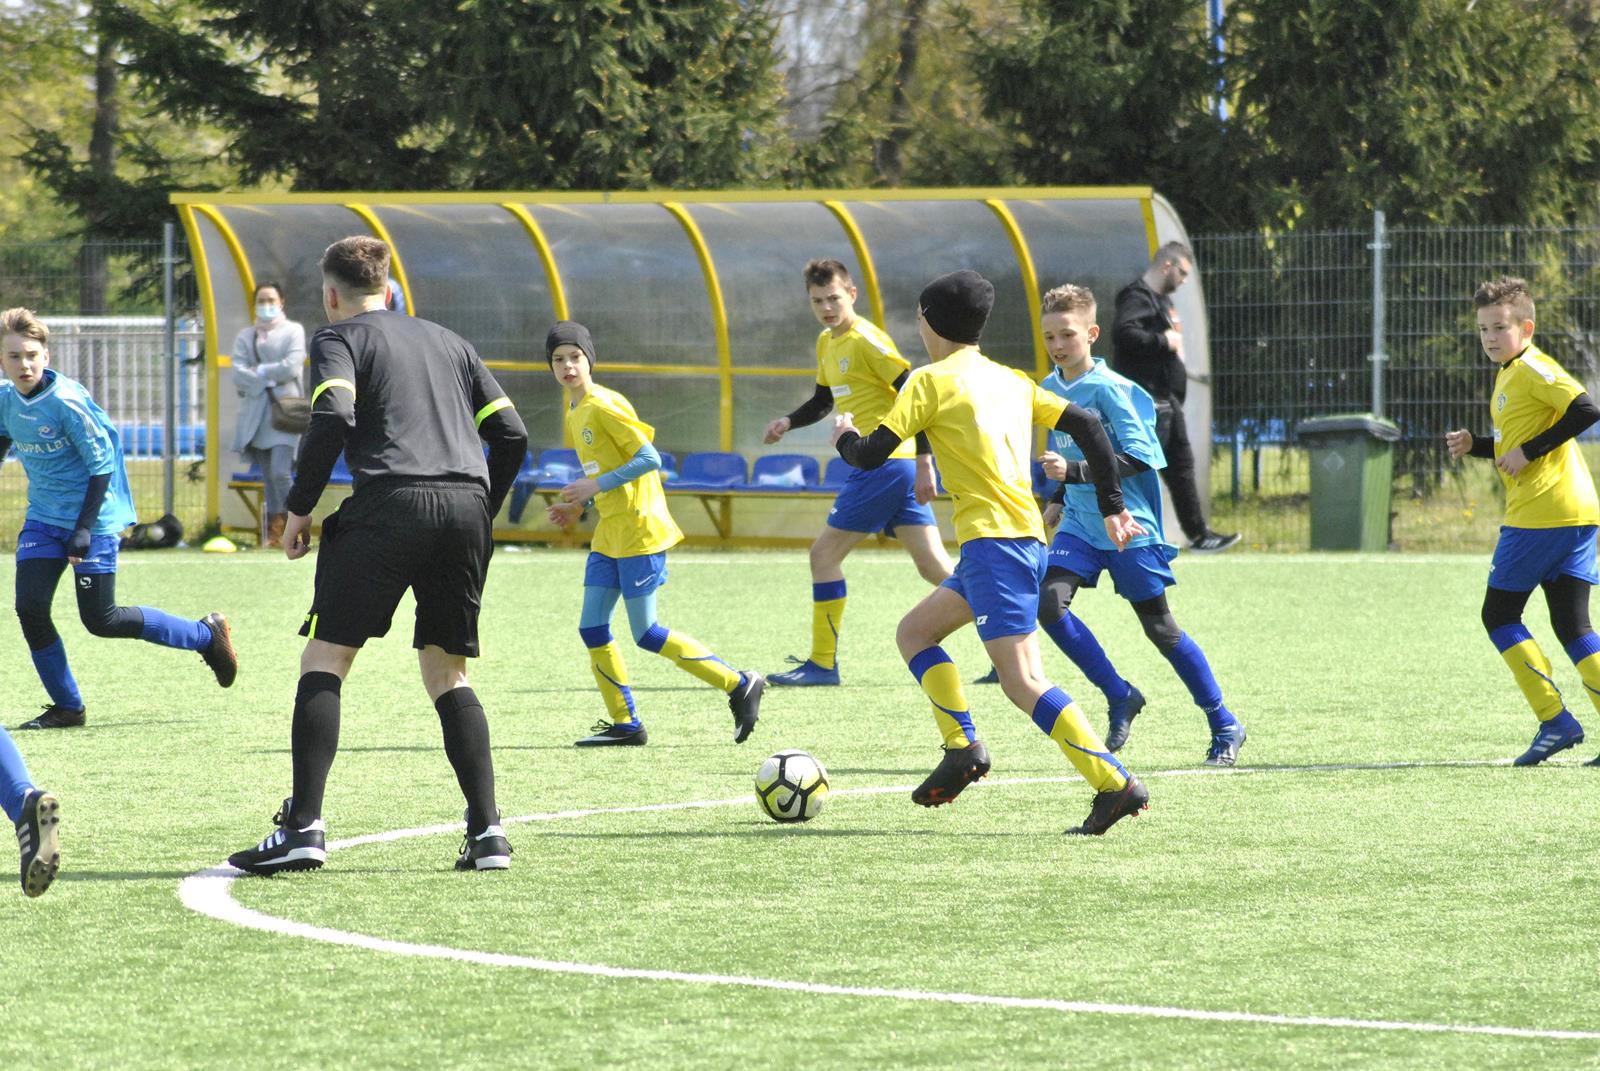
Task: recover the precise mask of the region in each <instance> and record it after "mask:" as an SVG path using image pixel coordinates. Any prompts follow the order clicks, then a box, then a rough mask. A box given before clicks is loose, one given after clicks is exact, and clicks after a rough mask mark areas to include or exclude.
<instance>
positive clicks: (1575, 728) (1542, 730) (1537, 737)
mask: <svg viewBox="0 0 1600 1071" xmlns="http://www.w3.org/2000/svg"><path fill="white" fill-rule="evenodd" d="M1581 743H1583V726H1582V725H1579V724H1578V719H1577V718H1574V717H1573V716H1572V714H1571V712H1570V711H1566V710H1563V711H1562V712H1561V713H1560V714H1557V715H1556V716H1555V717H1553V718H1551V719H1550V720H1549V721H1547V722H1541V723H1540V725H1539V731H1538V732H1536V733H1534V734H1533V743H1532V744H1530V745H1528V750H1527V751H1524V752H1523V753H1522V754H1520V755H1518V756H1517V757H1516V758H1514V759H1512V760H1511V765H1513V766H1537V765H1538V764H1539V763H1541V762H1543V761H1544V760H1545V759H1548V758H1549V757H1550V756H1552V755H1557V754H1560V753H1561V752H1563V751H1565V750H1567V748H1569V747H1577V746H1578V745H1579V744H1581Z"/></svg>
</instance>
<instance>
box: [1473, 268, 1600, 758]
mask: <svg viewBox="0 0 1600 1071" xmlns="http://www.w3.org/2000/svg"><path fill="white" fill-rule="evenodd" d="M1472 303H1473V304H1474V305H1475V306H1476V307H1477V310H1478V314H1477V315H1478V338H1479V341H1481V342H1482V343H1483V352H1484V353H1486V354H1488V356H1489V359H1490V360H1491V361H1493V362H1495V363H1496V364H1498V365H1499V366H1500V371H1499V373H1498V374H1496V376H1495V379H1494V393H1493V395H1492V396H1491V401H1490V404H1489V417H1490V420H1491V422H1492V427H1493V428H1494V434H1493V436H1483V435H1473V434H1472V433H1471V432H1469V431H1466V430H1464V429H1458V430H1456V431H1451V432H1447V433H1446V434H1445V442H1446V444H1447V445H1448V446H1449V448H1450V456H1451V457H1453V458H1455V457H1461V456H1463V455H1465V454H1471V455H1472V456H1473V457H1484V458H1493V459H1494V463H1495V468H1497V469H1499V470H1500V479H1501V482H1502V483H1504V484H1505V489H1506V518H1505V523H1504V525H1502V526H1501V528H1500V538H1499V539H1498V540H1497V541H1496V543H1495V548H1494V560H1493V563H1492V564H1491V565H1490V566H1489V589H1488V591H1487V593H1486V594H1485V595H1484V598H1483V627H1484V628H1486V629H1488V631H1489V639H1490V640H1491V641H1492V642H1493V643H1494V645H1495V647H1496V648H1497V649H1498V650H1499V651H1500V657H1501V658H1503V659H1505V661H1506V665H1507V666H1509V667H1511V674H1512V676H1513V677H1515V678H1516V681H1517V685H1518V686H1519V687H1520V688H1521V689H1522V694H1523V695H1524V696H1525V697H1526V698H1527V700H1528V705H1529V706H1531V707H1533V712H1534V714H1535V715H1536V716H1537V717H1538V719H1539V729H1538V731H1537V732H1536V733H1534V736H1533V743H1532V744H1531V745H1530V746H1529V748H1528V750H1527V751H1525V752H1523V753H1522V754H1521V755H1519V756H1517V758H1516V759H1515V760H1513V761H1514V764H1515V765H1517V766H1533V765H1535V764H1537V763H1541V762H1543V761H1544V760H1545V759H1548V758H1549V757H1550V756H1552V755H1555V754H1557V753H1558V752H1562V751H1565V750H1566V749H1567V748H1569V747H1575V746H1576V745H1578V744H1581V743H1583V726H1582V725H1579V724H1578V719H1577V718H1575V717H1573V716H1572V714H1571V712H1570V711H1568V710H1567V708H1566V705H1565V703H1564V702H1563V701H1562V699H1561V692H1560V691H1559V690H1557V688H1556V686H1555V682H1554V681H1553V680H1552V679H1551V674H1552V672H1553V670H1552V669H1551V667H1550V660H1549V659H1548V658H1546V657H1545V655H1544V652H1543V651H1541V650H1540V649H1539V644H1538V643H1537V642H1536V641H1535V640H1534V638H1533V635H1532V634H1531V633H1530V632H1529V631H1528V629H1527V626H1525V625H1524V624H1523V623H1522V610H1523V607H1525V606H1527V604H1528V596H1530V595H1532V594H1533V589H1534V588H1535V587H1540V588H1543V589H1544V600H1545V605H1546V606H1547V607H1549V610H1550V624H1551V627H1552V628H1554V629H1555V633H1556V638H1557V639H1558V640H1560V641H1561V646H1562V647H1563V648H1565V649H1566V652H1567V657H1568V658H1570V659H1572V662H1573V665H1575V666H1577V668H1578V675H1579V676H1580V677H1581V678H1583V684H1584V690H1585V691H1586V692H1588V693H1589V699H1590V701H1591V702H1593V703H1594V705H1595V707H1596V709H1600V638H1597V637H1596V636H1595V633H1594V630H1593V629H1592V628H1590V626H1589V589H1590V588H1591V587H1592V586H1593V585H1594V584H1595V582H1596V581H1597V580H1600V574H1597V572H1596V568H1595V531H1596V526H1597V525H1600V503H1597V501H1596V497H1595V489H1594V479H1593V478H1592V477H1591V476H1590V475H1589V467H1588V466H1587V465H1586V464H1584V460H1583V455H1582V454H1581V453H1579V452H1578V444H1577V442H1576V441H1575V439H1576V437H1577V435H1578V433H1579V432H1581V431H1583V430H1584V429H1585V428H1587V427H1589V425H1591V424H1593V423H1594V422H1595V421H1596V420H1600V409H1596V408H1595V404H1594V402H1593V400H1591V399H1590V397H1589V395H1588V393H1587V392H1586V391H1585V390H1584V389H1583V384H1582V383H1579V382H1578V381H1577V380H1576V379H1573V378H1572V376H1570V375H1568V374H1567V373H1566V371H1565V370H1563V369H1562V367H1561V366H1560V365H1558V364H1556V362H1555V361H1553V360H1551V359H1550V358H1549V357H1548V356H1546V355H1545V354H1543V353H1541V352H1540V351H1539V348H1538V347H1537V346H1535V345H1533V341H1532V340H1533V325H1534V315H1533V314H1534V308H1533V298H1532V297H1531V296H1530V295H1529V293H1528V284H1527V283H1525V282H1523V281H1522V280H1521V279H1511V278H1502V279H1499V280H1496V281H1495V282H1491V283H1484V284H1483V285H1482V286H1480V287H1478V292H1477V293H1476V294H1474V295H1473V297H1472ZM1590 765H1600V759H1596V760H1595V761H1594V762H1592V763H1590Z"/></svg>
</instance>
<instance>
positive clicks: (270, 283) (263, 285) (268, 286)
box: [250, 279, 283, 301]
mask: <svg viewBox="0 0 1600 1071" xmlns="http://www.w3.org/2000/svg"><path fill="white" fill-rule="evenodd" d="M263 290H276V291H277V292H278V300H280V301H281V300H283V287H281V286H279V285H278V284H277V281H276V280H273V279H267V280H264V281H262V282H259V283H257V284H256V289H255V292H254V293H253V294H251V295H250V296H251V297H252V298H258V297H260V296H261V291H263Z"/></svg>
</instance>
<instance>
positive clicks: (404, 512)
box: [228, 236, 528, 874]
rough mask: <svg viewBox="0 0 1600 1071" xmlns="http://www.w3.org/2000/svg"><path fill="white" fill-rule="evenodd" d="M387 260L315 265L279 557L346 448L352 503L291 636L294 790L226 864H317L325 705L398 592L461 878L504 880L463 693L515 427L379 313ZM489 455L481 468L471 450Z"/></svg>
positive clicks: (484, 728)
mask: <svg viewBox="0 0 1600 1071" xmlns="http://www.w3.org/2000/svg"><path fill="white" fill-rule="evenodd" d="M388 275H389V247H388V246H387V245H385V244H384V243H383V242H380V241H378V240H377V239H375V238H368V237H365V236H357V237H352V238H344V239H341V240H339V241H337V242H335V243H333V245H331V246H329V247H328V248H327V250H326V251H325V252H324V253H323V254H322V291H323V293H322V300H323V308H324V311H326V313H327V316H328V326H327V327H324V328H322V329H321V330H319V331H317V332H316V334H314V335H312V336H311V343H310V347H309V348H310V353H311V382H312V389H311V428H310V430H309V431H307V432H306V435H305V438H304V440H302V442H301V447H300V465H299V469H298V471H297V472H296V474H295V481H294V487H293V489H292V490H290V492H289V498H288V503H287V504H288V509H289V519H288V523H287V524H286V525H285V527H284V531H283V548H284V554H285V555H286V556H287V557H288V558H289V559H290V560H294V559H296V558H300V557H303V556H304V555H305V554H306V552H307V551H309V550H310V534H311V528H310V526H311V511H312V509H313V508H314V507H315V506H316V504H317V499H318V498H319V497H320V496H321V495H322V491H323V489H324V487H325V486H326V485H327V482H328V477H329V475H330V474H331V472H332V470H333V466H334V463H335V462H336V461H337V460H338V458H339V455H340V453H343V454H344V455H345V457H346V460H348V462H349V465H350V473H351V476H352V477H353V485H354V490H353V493H352V494H351V496H350V498H349V499H348V500H347V501H346V502H345V503H344V504H343V505H341V506H340V507H339V509H338V510H337V511H336V512H335V513H334V514H333V515H332V516H331V517H328V518H327V519H326V520H324V521H323V524H322V549H321V552H320V553H319V554H318V555H317V570H316V580H315V591H314V594H313V595H312V599H311V612H310V613H308V614H307V615H306V621H305V624H304V625H303V626H301V629H300V634H301V635H302V636H304V637H306V646H305V650H304V652H303V653H302V654H301V656H300V685H299V689H298V691H297V692H296V695H295V704H294V727H293V730H292V734H291V741H292V744H291V750H292V753H293V757H294V795H293V796H291V797H290V798H289V799H287V800H284V802H283V807H282V808H281V809H280V811H279V812H278V814H277V816H276V818H275V819H274V821H275V822H276V824H277V826H278V828H277V829H276V830H274V831H273V832H272V833H271V834H269V835H268V836H267V838H266V839H265V840H263V841H262V842H261V844H260V845H259V846H257V847H255V848H253V849H246V850H245V851H241V852H235V853H234V854H233V855H231V856H229V857H228V862H230V863H231V864H233V865H234V866H235V867H238V868H239V869H240V870H243V871H245V872H246V873H250V874H274V873H277V872H278V871H282V870H312V869H315V868H317V867H320V866H321V865H322V863H323V860H324V859H325V858H326V849H325V831H326V827H325V826H324V825H323V822H322V797H323V793H324V790H325V788H326V786H327V781H328V771H329V769H330V768H331V767H332V766H333V757H334V753H335V752H336V751H337V750H338V746H339V692H340V688H341V686H342V685H343V683H344V678H345V677H346V676H347V675H348V674H349V672H350V667H351V666H352V665H353V664H354V662H355V658H356V655H357V654H358V653H360V649H361V646H362V645H363V644H364V643H365V642H366V641H367V640H369V639H373V638H375V637H378V636H382V635H384V634H385V633H387V632H388V631H389V622H390V619H391V618H392V617H393V615H394V611H395V609H396V607H397V606H398V605H399V603H400V599H401V596H403V595H404V594H405V592H406V590H407V589H408V588H409V589H410V590H411V591H412V593H413V594H414V595H415V596H416V603H417V611H416V627H415V629H414V631H413V634H412V645H413V646H414V647H416V649H417V661H418V664H419V665H420V667H421V670H422V684H423V687H424V688H425V689H426V690H427V692H428V698H429V699H431V700H432V701H433V705H434V709H435V710H436V711H438V714H439V724H440V727H441V729H442V730H443V732H444V750H445V754H446V755H447V756H448V757H449V759H450V765H451V766H452V767H453V768H454V769H455V773H456V781H457V783H458V784H459V785H460V786H461V792H462V795H463V796H465V797H466V801H467V839H466V842H465V843H464V844H463V845H462V848H461V852H460V855H459V857H458V858H457V859H456V869H458V870H504V869H506V868H507V867H509V866H510V865H511V846H510V844H508V843H507V841H506V837H505V832H504V830H503V829H501V827H500V814H499V811H498V810H496V808H495V800H494V764H493V760H492V759H491V757H490V753H489V723H488V720H487V719H486V718H485V716H484V712H483V706H482V704H481V703H479V701H478V697H477V695H476V694H475V693H474V692H473V690H472V688H471V686H470V685H469V684H468V682H467V659H468V658H472V657H476V655H477V653H478V610H479V606H480V603H481V600H482V593H483V583H484V578H485V576H486V574H487V572H488V568H489V557H490V555H491V554H492V553H493V551H494V542H493V539H492V536H491V529H492V527H493V522H494V516H495V514H496V513H498V512H499V511H500V504H501V503H502V502H503V501H505V496H506V493H507V492H508V491H510V490H511V484H512V481H513V480H515V479H516V475H517V470H518V469H519V468H520V467H521V465H522V456H523V454H524V453H525V452H526V451H527V447H528V432H527V428H526V427H524V426H523V423H522V419H521V418H520V417H518V416H517V411H516V409H514V408H512V405H511V399H509V398H507V397H506V394H505V391H503V390H501V389H500V385H499V384H498V383H496V382H495V379H494V376H493V375H492V374H490V372H489V370H488V369H487V368H485V367H484V364H483V361H482V360H481V359H480V358H479V357H478V354H477V353H476V352H475V351H474V350H473V348H472V347H471V346H470V345H468V344H467V343H466V342H465V341H464V340H463V339H461V338H460V337H459V336H457V335H455V334H454V333H453V332H451V331H449V330H447V329H445V328H443V327H441V326H439V325H438V324H436V323H432V322H430V321H428V320H424V319H422V318H421V317H417V316H407V315H405V314H403V313H399V312H391V311H389V310H388V309H386V308H385V305H384V288H385V280H386V279H387V278H388ZM485 445H487V446H488V457H487V459H486V458H485V456H484V449H483V448H484V446H485Z"/></svg>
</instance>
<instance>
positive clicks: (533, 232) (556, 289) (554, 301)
mask: <svg viewBox="0 0 1600 1071" xmlns="http://www.w3.org/2000/svg"><path fill="white" fill-rule="evenodd" d="M500 207H501V208H503V209H505V210H506V211H507V212H510V213H511V214H512V215H513V216H515V217H516V219H517V222H518V223H520V224H522V229H523V230H525V231H527V232H528V240H529V241H531V242H532V243H533V248H534V249H535V250H536V251H537V252H538V254H539V263H540V264H543V265H544V282H545V286H546V287H547V288H548V289H549V291H550V304H551V305H552V306H554V311H555V314H556V319H558V320H570V319H572V314H571V313H569V312H568V311H567V292H566V289H565V288H564V287H562V285H561V272H560V271H559V270H557V268H556V258H555V254H554V253H552V252H551V251H550V243H549V242H547V241H545V237H544V229H543V228H542V227H540V226H539V221H538V220H536V219H534V218H533V213H532V212H529V211H528V210H527V209H526V208H524V207H523V206H522V205H519V204H502V205H501V206H500Z"/></svg>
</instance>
